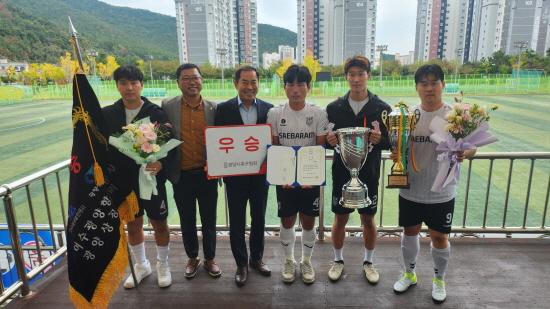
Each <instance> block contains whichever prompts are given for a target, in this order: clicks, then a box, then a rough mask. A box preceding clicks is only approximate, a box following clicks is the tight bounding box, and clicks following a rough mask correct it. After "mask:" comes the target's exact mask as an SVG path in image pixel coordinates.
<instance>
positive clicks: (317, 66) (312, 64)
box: [304, 54, 321, 82]
mask: <svg viewBox="0 0 550 309" xmlns="http://www.w3.org/2000/svg"><path fill="white" fill-rule="evenodd" d="M304 66H305V67H306V68H307V69H308V70H309V73H311V81H313V82H314V81H315V80H317V73H318V72H321V63H320V62H319V60H317V59H315V58H314V57H313V56H312V55H310V54H308V55H306V56H305V57H304Z"/></svg>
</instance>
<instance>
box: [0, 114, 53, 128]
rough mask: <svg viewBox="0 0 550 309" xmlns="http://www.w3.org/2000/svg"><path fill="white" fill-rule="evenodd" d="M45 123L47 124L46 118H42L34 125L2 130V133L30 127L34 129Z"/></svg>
mask: <svg viewBox="0 0 550 309" xmlns="http://www.w3.org/2000/svg"><path fill="white" fill-rule="evenodd" d="M44 122H46V118H44V117H42V118H40V119H37V120H36V121H34V122H33V123H30V124H26V125H24V126H18V127H13V128H6V129H0V132H6V131H13V130H18V129H23V128H28V127H34V126H38V125H41V124H43V123H44Z"/></svg>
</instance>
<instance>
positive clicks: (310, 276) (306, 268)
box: [300, 259, 315, 284]
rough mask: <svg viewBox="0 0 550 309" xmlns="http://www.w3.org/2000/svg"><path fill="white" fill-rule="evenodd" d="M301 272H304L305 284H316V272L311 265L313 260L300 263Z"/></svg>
mask: <svg viewBox="0 0 550 309" xmlns="http://www.w3.org/2000/svg"><path fill="white" fill-rule="evenodd" d="M300 270H301V272H302V281H304V283H305V284H311V283H313V282H315V270H314V269H313V265H311V260H309V259H307V260H303V261H302V262H300Z"/></svg>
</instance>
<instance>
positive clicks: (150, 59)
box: [149, 55, 153, 82]
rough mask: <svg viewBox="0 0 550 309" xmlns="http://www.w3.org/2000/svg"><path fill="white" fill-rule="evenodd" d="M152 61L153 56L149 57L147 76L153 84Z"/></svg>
mask: <svg viewBox="0 0 550 309" xmlns="http://www.w3.org/2000/svg"><path fill="white" fill-rule="evenodd" d="M152 61H153V55H149V74H150V77H151V82H153V65H152V64H151V62H152Z"/></svg>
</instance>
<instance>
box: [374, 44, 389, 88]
mask: <svg viewBox="0 0 550 309" xmlns="http://www.w3.org/2000/svg"><path fill="white" fill-rule="evenodd" d="M387 50H388V45H376V51H377V52H380V83H382V64H383V63H384V56H383V55H384V52H385V51H387Z"/></svg>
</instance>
